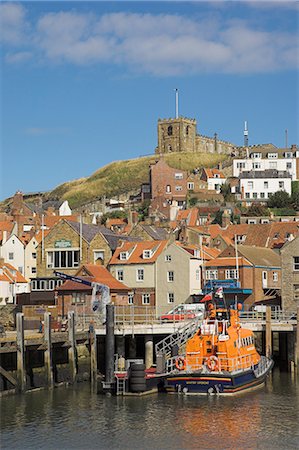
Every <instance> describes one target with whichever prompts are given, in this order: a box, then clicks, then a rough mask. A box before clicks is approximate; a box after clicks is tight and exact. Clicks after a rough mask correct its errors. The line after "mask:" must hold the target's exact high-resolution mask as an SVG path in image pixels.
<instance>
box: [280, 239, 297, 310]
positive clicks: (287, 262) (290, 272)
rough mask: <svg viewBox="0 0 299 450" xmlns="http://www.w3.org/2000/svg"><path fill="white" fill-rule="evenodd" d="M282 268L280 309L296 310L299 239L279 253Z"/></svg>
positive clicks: (289, 243) (288, 244)
mask: <svg viewBox="0 0 299 450" xmlns="http://www.w3.org/2000/svg"><path fill="white" fill-rule="evenodd" d="M280 254H281V267H282V286H281V292H282V308H283V309H291V310H296V308H297V307H298V306H299V237H298V236H297V237H296V238H295V239H294V240H292V241H291V242H288V243H287V244H286V245H285V246H284V247H283V248H282V249H281V251H280Z"/></svg>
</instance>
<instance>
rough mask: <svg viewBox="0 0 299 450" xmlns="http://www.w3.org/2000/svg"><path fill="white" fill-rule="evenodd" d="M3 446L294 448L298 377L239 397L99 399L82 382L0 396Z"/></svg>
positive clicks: (282, 377) (298, 441)
mask: <svg viewBox="0 0 299 450" xmlns="http://www.w3.org/2000/svg"><path fill="white" fill-rule="evenodd" d="M1 430H2V433H1V448H3V449H8V448H9V449H97V448H100V449H226V448H230V449H241V448H242V449H249V448H250V449H298V448H299V382H298V380H295V379H294V377H293V378H292V376H291V375H290V374H287V373H282V372H279V370H275V371H274V373H273V375H272V378H271V379H269V380H268V382H267V386H265V387H263V388H261V389H259V390H258V391H255V392H252V393H247V394H243V395H241V396H239V397H230V398H223V397H218V398H217V397H201V396H190V397H189V396H183V395H181V396H177V395H166V394H165V395H163V394H155V395H150V396H148V397H143V398H136V397H126V398H121V397H106V396H101V395H97V394H94V393H91V392H90V387H89V385H88V384H85V385H79V386H78V387H77V388H76V389H73V388H71V387H70V388H58V389H54V390H53V391H52V392H49V391H39V392H33V393H28V394H26V395H23V396H11V397H6V398H3V399H2V400H1Z"/></svg>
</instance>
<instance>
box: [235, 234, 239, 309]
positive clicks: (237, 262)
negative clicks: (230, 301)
mask: <svg viewBox="0 0 299 450" xmlns="http://www.w3.org/2000/svg"><path fill="white" fill-rule="evenodd" d="M235 253H236V284H237V286H238V280H239V258H238V243H237V235H236V234H235ZM237 307H238V297H237V294H236V295H235V308H236V309H237Z"/></svg>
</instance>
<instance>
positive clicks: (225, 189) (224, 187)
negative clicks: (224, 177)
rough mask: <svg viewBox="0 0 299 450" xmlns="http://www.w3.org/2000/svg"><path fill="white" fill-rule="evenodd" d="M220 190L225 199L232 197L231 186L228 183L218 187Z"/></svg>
mask: <svg viewBox="0 0 299 450" xmlns="http://www.w3.org/2000/svg"><path fill="white" fill-rule="evenodd" d="M220 192H221V194H222V195H223V197H224V200H225V201H229V200H231V198H232V193H231V188H230V185H229V184H228V183H224V184H222V185H221V187H220Z"/></svg>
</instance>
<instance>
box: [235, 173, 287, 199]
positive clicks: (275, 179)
mask: <svg viewBox="0 0 299 450" xmlns="http://www.w3.org/2000/svg"><path fill="white" fill-rule="evenodd" d="M239 179H240V193H241V198H242V199H245V200H248V201H267V200H268V198H269V196H270V194H274V193H275V192H277V191H286V192H287V193H288V194H289V195H291V193H292V187H291V182H292V177H291V175H290V174H289V173H288V172H286V171H277V170H264V171H250V172H242V173H241V174H240V176H239Z"/></svg>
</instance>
